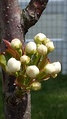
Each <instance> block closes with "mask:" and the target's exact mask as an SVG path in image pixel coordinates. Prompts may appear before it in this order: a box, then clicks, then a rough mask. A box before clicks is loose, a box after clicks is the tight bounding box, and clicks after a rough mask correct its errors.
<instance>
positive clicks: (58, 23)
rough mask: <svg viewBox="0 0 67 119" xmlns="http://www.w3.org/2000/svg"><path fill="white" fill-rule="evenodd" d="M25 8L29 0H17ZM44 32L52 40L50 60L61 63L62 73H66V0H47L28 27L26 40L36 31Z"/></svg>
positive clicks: (30, 38)
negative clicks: (36, 20) (40, 14)
mask: <svg viewBox="0 0 67 119" xmlns="http://www.w3.org/2000/svg"><path fill="white" fill-rule="evenodd" d="M18 1H19V5H20V6H21V8H25V7H26V6H27V4H28V3H29V2H30V0H18ZM40 32H42V33H44V34H45V35H46V36H47V37H48V38H50V39H51V40H52V41H54V44H55V48H56V49H55V51H54V52H53V53H51V54H50V55H49V58H50V60H51V62H53V61H60V62H61V63H62V74H66V73H67V0H49V2H48V4H47V7H46V9H45V10H44V12H43V14H42V16H41V17H40V19H39V21H38V22H37V23H36V24H35V25H34V26H33V27H31V28H30V29H29V31H28V33H27V34H26V41H27V42H28V41H30V40H33V38H34V36H35V35H36V34H37V33H40Z"/></svg>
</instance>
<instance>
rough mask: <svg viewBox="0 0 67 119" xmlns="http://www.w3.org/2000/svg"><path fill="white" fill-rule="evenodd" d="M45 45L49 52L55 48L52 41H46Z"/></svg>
mask: <svg viewBox="0 0 67 119" xmlns="http://www.w3.org/2000/svg"><path fill="white" fill-rule="evenodd" d="M46 47H47V48H48V51H49V52H51V51H53V50H54V49H55V47H54V44H53V42H51V41H50V42H48V43H46Z"/></svg>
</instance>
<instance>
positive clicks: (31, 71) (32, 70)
mask: <svg viewBox="0 0 67 119" xmlns="http://www.w3.org/2000/svg"><path fill="white" fill-rule="evenodd" d="M26 74H27V75H28V76H29V77H30V78H36V76H37V75H38V74H39V69H38V67H36V66H35V65H31V66H28V67H27V69H26Z"/></svg>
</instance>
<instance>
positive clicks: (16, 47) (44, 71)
mask: <svg viewBox="0 0 67 119" xmlns="http://www.w3.org/2000/svg"><path fill="white" fill-rule="evenodd" d="M7 44H9V45H10V48H9V47H8V50H7V51H8V52H9V53H10V55H12V57H10V58H8V60H7V61H6V62H7V63H6V72H7V73H9V74H11V75H15V76H16V78H17V82H18V81H20V80H22V79H23V80H22V81H20V82H22V85H23V86H24V87H25V88H24V89H25V90H26V89H32V90H39V89H41V83H40V82H41V81H43V80H44V79H49V77H50V76H51V77H53V78H55V77H56V76H57V74H58V73H59V72H60V71H61V64H60V62H54V63H50V62H49V61H48V60H46V59H47V55H48V53H49V52H52V51H53V50H54V48H55V47H54V44H53V42H52V41H51V40H50V39H48V38H47V37H46V36H45V35H44V34H43V33H39V34H37V35H36V36H35V37H34V42H29V43H27V44H26V46H25V47H24V46H23V48H22V43H21V41H20V40H19V39H18V38H15V39H13V40H12V41H11V43H7ZM20 54H21V55H20ZM19 84H20V83H19ZM20 87H21V84H20ZM22 88H23V87H22Z"/></svg>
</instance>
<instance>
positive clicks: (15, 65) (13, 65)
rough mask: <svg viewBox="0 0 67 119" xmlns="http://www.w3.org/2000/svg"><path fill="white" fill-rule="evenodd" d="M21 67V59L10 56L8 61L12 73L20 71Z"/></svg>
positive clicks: (8, 67)
mask: <svg viewBox="0 0 67 119" xmlns="http://www.w3.org/2000/svg"><path fill="white" fill-rule="evenodd" d="M20 68H21V63H20V61H18V60H16V59H15V58H10V59H9V60H8V62H7V69H8V71H9V72H10V73H15V72H17V71H19V70H20Z"/></svg>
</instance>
